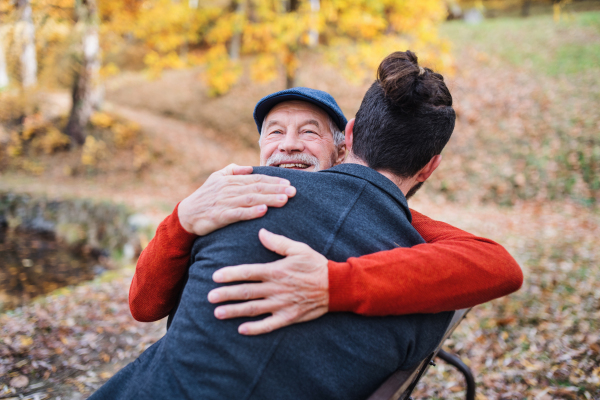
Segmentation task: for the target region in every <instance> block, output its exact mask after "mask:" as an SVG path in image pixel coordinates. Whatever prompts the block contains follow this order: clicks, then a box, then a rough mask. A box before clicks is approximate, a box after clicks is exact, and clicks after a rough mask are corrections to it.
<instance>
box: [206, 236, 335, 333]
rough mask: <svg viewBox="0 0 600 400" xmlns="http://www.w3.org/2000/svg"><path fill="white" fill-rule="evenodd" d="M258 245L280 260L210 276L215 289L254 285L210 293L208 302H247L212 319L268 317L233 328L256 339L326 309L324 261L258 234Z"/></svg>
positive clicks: (304, 248) (283, 240)
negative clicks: (220, 285)
mask: <svg viewBox="0 0 600 400" xmlns="http://www.w3.org/2000/svg"><path fill="white" fill-rule="evenodd" d="M258 236H259V239H260V241H261V242H262V244H263V245H264V246H265V247H266V248H267V249H269V250H271V251H274V252H276V253H277V254H280V255H282V256H286V258H283V259H281V260H277V261H274V262H272V263H267V264H246V265H238V266H235V267H225V268H221V269H220V270H218V271H216V272H215V273H214V274H213V280H214V281H215V282H218V283H225V282H236V281H259V282H257V283H244V284H240V285H234V286H224V287H220V288H217V289H213V290H211V291H210V293H209V294H208V301H210V302H211V303H221V302H223V301H230V300H249V301H246V302H243V303H238V304H228V305H225V306H219V307H217V308H216V309H215V317H217V318H219V319H228V318H236V317H252V316H256V315H261V314H267V313H271V314H272V315H271V316H269V317H267V318H265V319H263V320H260V321H253V322H246V323H243V324H242V325H240V327H239V328H238V331H239V333H241V334H243V335H259V334H262V333H267V332H271V331H273V330H275V329H279V328H282V327H284V326H287V325H291V324H295V323H298V322H304V321H310V320H312V319H315V318H319V317H320V316H322V315H323V314H325V313H326V312H327V310H328V307H329V277H328V269H327V259H326V258H325V257H324V256H323V255H321V254H320V253H317V252H316V251H314V250H313V249H311V248H310V247H309V246H308V245H306V244H304V243H300V242H295V241H293V240H291V239H288V238H286V237H284V236H280V235H276V234H274V233H271V232H269V231H267V230H266V229H261V230H260V232H259V234H258Z"/></svg>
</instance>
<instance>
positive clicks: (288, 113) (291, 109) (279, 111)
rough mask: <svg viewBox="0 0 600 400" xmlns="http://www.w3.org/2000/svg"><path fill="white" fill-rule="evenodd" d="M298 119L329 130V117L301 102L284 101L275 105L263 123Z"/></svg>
mask: <svg viewBox="0 0 600 400" xmlns="http://www.w3.org/2000/svg"><path fill="white" fill-rule="evenodd" d="M298 118H302V119H306V120H314V121H317V122H318V123H319V125H321V126H322V127H323V128H326V129H327V130H329V125H330V124H329V115H328V114H327V113H326V112H325V111H324V110H323V109H321V108H320V107H318V106H316V105H314V104H312V103H308V102H306V101H301V100H291V101H284V102H281V103H279V104H277V105H276V106H275V107H273V108H272V109H271V111H269V113H268V114H267V116H266V117H265V121H264V122H265V123H267V124H268V123H269V122H270V121H275V120H277V121H278V122H281V123H286V122H290V121H291V120H297V119H298Z"/></svg>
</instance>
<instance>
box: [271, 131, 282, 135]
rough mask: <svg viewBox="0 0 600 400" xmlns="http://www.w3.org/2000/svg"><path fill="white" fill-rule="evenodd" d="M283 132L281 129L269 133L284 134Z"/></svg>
mask: <svg viewBox="0 0 600 400" xmlns="http://www.w3.org/2000/svg"><path fill="white" fill-rule="evenodd" d="M282 133H283V132H281V131H280V130H276V131H273V132H271V133H269V135H273V134H275V135H278V134H282Z"/></svg>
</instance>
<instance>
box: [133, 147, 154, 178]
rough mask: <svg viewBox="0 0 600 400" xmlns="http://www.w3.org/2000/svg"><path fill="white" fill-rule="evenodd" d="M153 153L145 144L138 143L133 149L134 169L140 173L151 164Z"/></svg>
mask: <svg viewBox="0 0 600 400" xmlns="http://www.w3.org/2000/svg"><path fill="white" fill-rule="evenodd" d="M151 160H152V153H151V151H150V149H149V148H148V146H147V145H146V144H145V143H138V144H136V145H135V146H134V147H133V167H134V168H135V169H136V170H137V171H139V170H141V169H142V168H144V167H145V166H146V165H148V164H150V161H151Z"/></svg>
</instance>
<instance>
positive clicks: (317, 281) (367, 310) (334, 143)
mask: <svg viewBox="0 0 600 400" xmlns="http://www.w3.org/2000/svg"><path fill="white" fill-rule="evenodd" d="M300 100H302V101H300ZM321 102H324V103H321ZM254 117H255V120H256V124H257V127H258V131H259V133H260V134H261V136H260V142H259V143H260V148H261V152H260V163H261V165H267V166H277V167H281V168H291V169H299V170H304V171H318V170H322V169H327V168H330V167H332V166H334V165H337V164H339V163H340V162H341V161H342V160H343V158H344V156H345V154H346V147H345V143H344V135H343V133H342V130H343V128H344V127H345V125H346V119H345V117H344V116H343V114H342V112H341V111H340V110H339V108H338V107H337V104H335V100H334V99H333V98H331V97H330V96H329V95H327V94H326V93H323V92H320V91H316V90H312V89H307V88H294V89H290V90H285V91H282V92H278V93H274V94H272V95H269V96H267V97H265V98H264V99H262V100H261V101H260V102H259V103H258V104H257V106H256V110H255V113H254ZM284 119H285V120H286V123H287V124H288V125H286V126H283V125H282V122H283V120H284ZM373 123H376V121H373ZM250 172H252V168H251V167H238V166H235V165H232V166H229V167H227V168H225V169H224V170H222V171H219V172H217V173H215V174H213V175H212V176H211V177H210V178H209V179H208V180H207V182H206V183H205V184H204V185H203V186H202V187H201V188H200V189H198V190H197V191H196V192H195V193H194V194H192V195H191V196H189V197H188V198H186V199H185V200H184V201H182V202H181V203H180V204H179V206H178V207H177V208H176V209H175V211H174V212H173V214H172V215H171V216H169V217H168V218H167V219H165V221H164V222H163V223H162V224H161V225H160V226H159V228H158V230H157V232H156V236H155V237H154V239H153V240H152V241H151V242H150V244H149V246H148V247H147V248H146V249H145V250H144V252H143V253H142V255H141V256H140V259H139V260H138V264H137V268H136V273H135V276H134V279H133V282H132V285H131V290H130V297H129V302H130V308H131V312H132V314H133V316H134V317H135V318H136V319H138V320H140V321H154V320H158V319H161V318H163V317H165V316H166V315H168V314H169V312H171V311H172V310H173V308H174V306H175V304H176V302H177V299H178V298H179V294H180V293H181V290H182V285H183V282H184V280H185V274H186V272H187V268H188V266H189V254H190V251H191V248H192V244H193V243H194V241H195V240H196V238H197V237H198V236H204V235H207V234H209V233H211V232H213V231H215V230H217V229H219V228H222V227H223V226H226V225H228V224H230V223H233V222H236V221H241V220H247V219H253V218H259V217H262V216H264V215H265V213H266V211H267V206H269V207H281V206H283V205H285V203H286V202H287V200H288V197H292V196H293V195H294V194H295V193H296V191H295V188H294V187H293V186H290V185H289V182H288V181H285V180H283V181H282V180H281V179H279V178H276V177H270V176H265V175H258V174H255V175H239V174H247V173H250ZM414 191H415V189H413V191H412V192H408V193H409V195H410V194H412V193H414ZM411 211H412V217H413V222H412V224H413V226H414V227H415V229H417V231H418V232H419V233H420V234H421V236H422V237H423V238H424V239H425V240H426V241H427V242H428V244H422V245H417V246H414V247H412V248H396V249H393V250H388V251H382V252H378V253H376V254H372V255H365V256H362V257H358V258H350V259H349V260H344V261H345V262H335V261H328V260H327V259H325V258H324V257H323V256H322V255H320V254H319V253H318V252H316V251H314V250H312V249H311V248H310V247H308V246H303V245H302V244H301V243H297V242H294V241H291V240H287V239H285V238H278V239H277V240H275V241H273V240H269V239H268V238H267V237H266V236H261V241H263V244H264V245H265V246H267V247H268V248H269V249H271V250H272V251H275V252H277V253H278V254H281V255H283V256H287V257H286V258H284V259H282V260H278V261H275V262H274V263H270V264H266V265H243V266H239V267H233V268H225V269H223V270H222V271H219V272H218V273H217V274H215V280H216V281H217V282H233V281H236V280H252V281H260V282H262V283H246V284H242V285H237V286H227V287H223V288H220V289H215V290H214V291H212V292H211V293H210V297H209V299H210V301H211V302H213V303H219V302H223V301H227V300H248V299H254V300H253V301H248V302H246V303H241V304H237V305H226V306H221V307H218V308H216V310H215V315H216V316H217V318H221V319H226V318H234V317H241V316H254V315H257V314H259V313H272V314H273V315H272V316H270V317H268V318H266V319H264V320H262V321H254V322H247V323H244V324H242V325H241V326H240V333H243V334H260V333H265V332H268V331H271V330H273V329H277V328H280V327H283V326H286V325H289V324H292V323H296V322H302V321H306V320H309V319H313V318H317V317H319V316H321V315H323V314H324V313H325V312H327V311H350V312H355V313H359V314H362V315H403V314H411V313H419V312H420V313H423V312H440V311H449V310H455V309H460V308H465V307H472V306H475V305H477V304H480V303H484V302H486V301H489V300H492V299H494V298H497V297H500V296H504V295H506V294H508V293H511V292H513V291H515V290H517V289H518V288H519V287H520V286H521V283H522V273H521V269H520V268H519V266H518V265H517V263H516V262H515V261H514V260H513V258H512V257H511V256H510V255H509V254H508V253H507V252H506V251H505V250H504V249H503V248H502V247H501V246H500V245H498V244H497V243H494V242H492V241H490V240H487V239H483V238H478V237H475V236H473V235H470V234H468V233H466V232H463V231H461V230H459V229H456V228H453V227H451V226H449V225H447V224H444V223H441V222H437V221H432V220H430V219H429V218H427V217H425V216H424V215H422V214H419V213H417V212H415V211H414V210H411ZM465 282H468V284H465Z"/></svg>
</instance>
